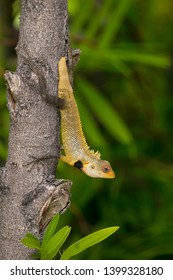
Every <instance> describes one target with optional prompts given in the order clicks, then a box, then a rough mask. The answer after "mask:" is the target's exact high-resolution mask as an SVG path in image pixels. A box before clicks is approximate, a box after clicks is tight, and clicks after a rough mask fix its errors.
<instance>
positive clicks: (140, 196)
mask: <svg viewBox="0 0 173 280" xmlns="http://www.w3.org/2000/svg"><path fill="white" fill-rule="evenodd" d="M19 7H20V5H19V1H15V2H14V1H11V0H8V1H7V0H4V1H3V0H1V2H0V165H3V164H4V162H5V160H6V156H7V142H8V129H9V116H8V110H7V108H6V97H5V91H6V89H5V83H4V78H3V74H4V71H5V69H10V70H15V65H16V54H15V51H14V47H15V46H16V44H17V38H18V21H19V20H18V18H19ZM69 32H70V37H71V43H72V47H73V48H80V49H81V51H82V54H81V59H80V62H79V63H78V65H77V66H76V68H75V71H74V87H75V96H76V100H77V102H78V105H79V109H80V114H81V119H82V123H83V128H84V131H85V134H86V138H87V142H88V144H89V145H90V146H91V147H92V148H93V149H94V150H99V151H100V152H101V154H102V158H103V159H107V160H109V161H110V162H111V164H112V166H113V169H114V170H115V172H116V179H115V180H104V179H92V178H89V177H87V176H86V175H85V174H82V173H81V172H80V171H78V170H76V169H74V168H72V167H70V166H67V165H66V164H64V163H61V162H60V163H59V165H58V170H57V176H58V177H59V178H70V179H71V180H72V181H73V187H72V197H71V207H70V208H69V210H68V211H67V212H66V213H65V214H63V216H61V221H60V224H61V225H65V224H69V225H70V226H72V234H71V237H70V238H69V241H68V242H69V243H71V242H74V241H76V240H77V239H79V238H81V237H83V236H85V235H87V234H89V233H91V232H94V231H96V230H99V229H101V228H104V227H108V226H114V225H116V226H120V229H119V230H118V231H117V232H116V233H115V234H114V235H113V236H111V237H110V238H108V239H107V240H106V241H103V242H102V243H100V244H98V245H95V247H93V248H90V249H88V250H86V251H85V252H83V253H81V254H80V255H79V256H78V258H80V259H173V148H172V145H173V144H172V140H173V132H172V131H173V130H172V128H173V96H172V95H173V92H172V89H173V84H172V80H173V64H172V55H173V35H172V34H173V1H172V0H164V1H163V0H146V1H141V0H87V1H85V0H69ZM67 245H68V244H67Z"/></svg>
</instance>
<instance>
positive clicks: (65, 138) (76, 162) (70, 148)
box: [58, 57, 115, 179]
mask: <svg viewBox="0 0 173 280" xmlns="http://www.w3.org/2000/svg"><path fill="white" fill-rule="evenodd" d="M58 70H59V84H58V96H59V98H61V99H64V101H65V105H64V107H63V108H60V113H61V133H62V144H63V149H64V152H65V155H62V156H61V158H60V159H61V160H62V161H64V162H66V163H68V164H69V165H71V166H75V167H77V168H79V169H80V170H81V171H83V172H84V173H85V174H87V175H88V176H90V177H95V178H110V179H111V178H115V173H114V171H113V170H112V168H111V165H110V163H109V162H108V161H106V160H101V159H100V153H99V152H96V153H95V152H94V151H93V150H91V149H90V148H89V146H88V145H87V143H86V139H85V136H84V133H83V130H82V125H81V121H80V115H79V111H78V107H77V104H76V101H75V98H74V95H73V90H72V87H71V84H70V81H69V75H68V70H67V65H66V59H65V57H61V59H60V61H59V65H58Z"/></svg>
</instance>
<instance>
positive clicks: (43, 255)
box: [21, 214, 118, 260]
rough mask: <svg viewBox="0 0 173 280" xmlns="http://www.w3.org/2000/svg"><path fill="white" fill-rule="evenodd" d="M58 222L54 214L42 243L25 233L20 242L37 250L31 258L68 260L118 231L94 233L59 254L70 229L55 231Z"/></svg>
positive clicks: (110, 229)
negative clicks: (58, 257)
mask: <svg viewBox="0 0 173 280" xmlns="http://www.w3.org/2000/svg"><path fill="white" fill-rule="evenodd" d="M58 221H59V214H56V215H55V216H54V217H53V219H52V220H51V222H50V223H49V225H48V227H47V229H46V231H45V233H44V236H43V240H42V243H40V241H39V239H38V238H37V237H35V236H34V235H33V234H31V233H27V234H26V236H25V237H24V238H23V239H22V240H21V242H22V243H23V244H24V245H25V246H27V247H29V248H32V249H36V250H37V252H36V253H35V254H34V255H33V257H35V258H37V259H41V260H53V259H55V257H56V256H57V255H59V256H60V260H68V259H70V258H71V257H73V256H75V255H77V254H79V253H80V252H82V251H84V250H85V249H87V248H88V247H91V246H93V245H95V244H97V243H98V242H100V241H102V240H104V239H106V238H107V237H109V236H110V235H111V234H113V233H114V232H115V231H117V230H118V227H109V228H105V229H102V230H99V231H96V232H94V233H92V234H89V235H88V236H86V237H84V238H82V239H80V240H78V241H77V242H75V243H73V244H72V245H71V246H69V247H68V248H67V249H66V250H65V251H64V252H63V253H62V254H61V253H60V248H61V247H62V245H63V244H64V242H65V241H66V239H67V237H68V235H69V234H70V231H71V228H70V227H69V226H65V227H63V228H61V229H60V230H58V231H56V229H57V226H58ZM56 259H57V258H56Z"/></svg>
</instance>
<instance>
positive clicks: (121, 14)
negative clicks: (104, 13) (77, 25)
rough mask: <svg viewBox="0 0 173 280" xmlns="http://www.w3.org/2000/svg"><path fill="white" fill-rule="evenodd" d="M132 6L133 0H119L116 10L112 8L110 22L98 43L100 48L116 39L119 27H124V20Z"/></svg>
mask: <svg viewBox="0 0 173 280" xmlns="http://www.w3.org/2000/svg"><path fill="white" fill-rule="evenodd" d="M130 6H131V0H121V1H118V5H117V7H116V12H115V11H114V9H112V10H111V11H110V12H109V17H108V21H109V23H108V25H107V26H106V28H105V29H104V32H102V34H101V36H100V38H99V42H98V43H99V47H100V48H105V47H107V46H108V45H109V43H110V41H111V40H112V39H114V40H115V37H116V35H117V33H118V31H119V29H120V28H121V27H122V22H123V20H124V18H125V17H126V15H127V13H128V11H129V8H130Z"/></svg>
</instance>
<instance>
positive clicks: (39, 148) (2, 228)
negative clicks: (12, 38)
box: [0, 0, 71, 259]
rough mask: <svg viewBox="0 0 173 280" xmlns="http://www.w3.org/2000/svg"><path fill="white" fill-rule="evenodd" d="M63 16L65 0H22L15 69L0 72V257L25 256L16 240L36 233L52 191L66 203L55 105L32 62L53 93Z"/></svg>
mask: <svg viewBox="0 0 173 280" xmlns="http://www.w3.org/2000/svg"><path fill="white" fill-rule="evenodd" d="M67 18H68V15H67V1H66V0H51V1H47V0H27V1H26V0H22V4H21V23H20V33H19V42H18V45H17V69H16V72H15V73H11V72H8V73H6V75H5V78H6V81H7V86H8V94H7V101H8V108H9V112H10V133H9V150H8V159H7V162H6V165H5V167H4V168H1V169H0V197H1V201H0V224H1V225H0V259H28V258H29V254H30V253H31V250H28V249H27V248H26V247H24V246H23V245H22V244H21V243H20V240H21V238H22V237H24V235H25V233H26V232H28V231H30V232H32V233H33V234H37V235H39V225H38V224H39V222H38V220H39V219H40V220H42V218H43V217H41V218H38V217H39V213H40V210H41V209H42V211H41V214H43V213H44V215H45V211H43V210H45V209H46V207H45V209H43V208H44V205H45V203H47V202H48V201H49V202H50V201H51V199H50V197H52V196H54V194H55V197H56V199H57V205H56V211H57V212H58V211H59V212H60V211H61V210H62V209H64V208H66V206H67V204H68V202H69V190H70V186H71V182H70V181H65V180H56V179H55V171H56V166H57V161H58V157H59V154H60V141H59V130H60V128H59V110H58V109H57V107H56V106H54V105H53V104H50V103H49V102H47V101H46V99H45V98H43V93H42V92H41V90H40V89H42V90H43V86H41V85H40V77H38V75H37V73H34V71H32V70H33V69H32V67H31V66H32V63H33V62H34V65H37V68H39V69H41V70H40V71H41V72H42V75H43V76H44V77H45V83H46V90H47V92H48V93H49V94H50V95H52V96H56V95H57V62H58V60H59V58H60V57H61V56H65V55H66V56H67V52H68V48H69V42H68V32H67ZM46 219H47V220H49V218H48V217H46ZM41 226H44V222H43V225H41Z"/></svg>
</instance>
